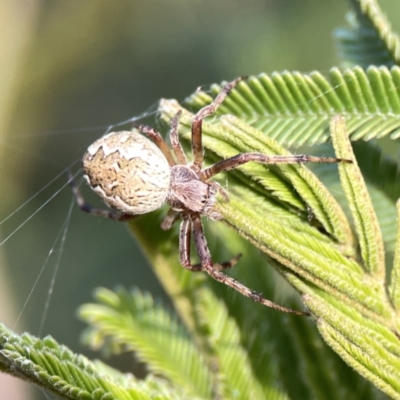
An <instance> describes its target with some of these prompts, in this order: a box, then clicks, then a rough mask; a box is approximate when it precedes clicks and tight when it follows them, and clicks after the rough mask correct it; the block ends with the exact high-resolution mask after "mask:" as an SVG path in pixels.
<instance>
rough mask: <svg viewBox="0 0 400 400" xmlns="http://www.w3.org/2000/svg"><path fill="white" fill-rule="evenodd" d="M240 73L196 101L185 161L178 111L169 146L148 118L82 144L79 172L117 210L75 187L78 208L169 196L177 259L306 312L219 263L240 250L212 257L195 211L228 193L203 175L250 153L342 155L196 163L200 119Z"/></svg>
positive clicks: (145, 207)
mask: <svg viewBox="0 0 400 400" xmlns="http://www.w3.org/2000/svg"><path fill="white" fill-rule="evenodd" d="M240 80H241V78H238V79H236V80H234V81H233V82H231V83H229V84H227V85H226V86H224V88H223V89H222V90H221V92H220V93H219V94H218V96H217V97H216V98H215V100H214V101H213V102H212V103H211V104H210V105H208V106H206V107H204V108H202V109H201V110H200V111H199V112H198V113H197V114H196V115H195V116H194V118H193V122H192V141H191V147H192V156H193V160H192V162H190V163H188V161H187V159H186V155H185V153H184V152H183V150H182V147H181V144H180V142H179V137H178V131H177V127H178V121H179V117H180V113H178V114H177V115H176V116H175V118H174V119H173V121H172V123H171V130H170V141H171V146H172V148H171V149H170V148H169V147H168V146H167V144H166V142H165V141H164V139H163V138H162V137H161V135H160V134H159V133H158V132H157V131H156V130H154V129H153V128H151V127H149V126H144V125H141V126H138V127H137V130H139V131H140V132H141V133H142V134H143V135H147V136H148V137H149V138H150V139H151V140H149V139H148V138H146V137H145V136H143V135H142V134H140V133H138V132H137V131H132V132H130V131H123V132H112V133H109V134H107V135H105V136H103V137H102V138H100V139H99V140H97V141H96V142H95V143H93V144H92V145H91V146H90V147H89V148H88V150H87V152H86V154H85V156H84V157H83V170H84V177H85V179H86V181H87V183H88V184H89V186H90V187H91V188H92V189H93V190H94V191H95V192H96V193H97V194H98V195H99V196H100V197H101V198H102V199H103V200H104V202H105V203H106V204H107V205H109V206H110V207H112V208H113V209H114V210H116V211H111V210H99V209H95V208H92V207H90V206H89V205H88V204H86V203H85V202H84V200H83V198H82V196H81V195H80V193H79V191H78V189H77V188H74V191H75V194H76V198H77V201H78V204H79V205H80V207H81V208H82V210H84V211H86V212H89V213H92V214H95V215H100V216H105V217H108V218H112V219H116V220H119V221H125V220H127V219H130V218H133V217H135V216H137V215H141V214H146V213H148V212H151V211H153V210H156V209H158V208H160V207H161V205H162V204H163V203H165V202H166V203H168V204H169V206H170V210H169V212H168V213H167V215H166V217H165V218H164V221H163V222H162V225H161V226H162V228H163V229H169V228H170V227H171V226H172V224H173V223H174V222H175V221H176V220H178V219H182V223H181V228H180V235H179V255H180V262H181V264H182V265H183V266H184V267H185V268H187V269H189V270H192V271H205V272H206V273H208V274H209V275H210V276H211V277H212V278H214V279H215V280H217V281H219V282H221V283H224V284H226V285H228V286H230V287H232V288H233V289H235V290H237V291H239V292H240V293H242V294H243V295H244V296H246V297H249V298H251V299H253V300H254V301H257V302H259V303H262V304H264V305H266V306H269V307H273V308H276V309H279V310H281V311H285V312H290V313H294V314H301V315H304V314H307V313H303V312H299V311H294V310H291V309H288V308H285V307H281V306H278V305H276V304H275V303H272V302H271V301H269V300H267V299H265V298H263V297H262V296H261V295H260V294H258V293H256V292H254V291H252V290H250V289H249V288H247V287H246V286H244V285H242V284H241V283H239V282H237V281H236V280H234V279H233V278H231V277H229V276H227V275H225V274H224V273H223V272H221V270H223V269H225V268H229V267H231V266H233V265H234V264H235V263H236V262H237V261H238V259H239V258H240V255H238V256H236V257H235V258H233V259H232V260H231V261H228V262H225V263H221V264H215V263H213V261H212V259H211V254H210V251H209V249H208V246H207V241H206V238H205V236H204V232H203V227H202V223H201V216H203V215H206V216H208V217H210V218H212V219H219V218H220V215H219V214H218V213H217V212H216V211H215V210H214V207H213V206H214V204H215V201H216V196H217V193H218V192H220V193H221V194H222V196H223V197H224V198H225V200H226V201H228V200H229V199H228V195H227V193H226V192H225V190H223V189H222V188H221V187H220V186H219V185H218V184H217V183H215V182H213V181H210V178H212V177H213V176H215V175H217V174H219V173H220V172H223V171H228V170H231V169H234V168H236V167H238V166H240V165H243V164H245V163H247V162H249V161H253V162H259V163H264V164H277V163H281V164H282V163H286V164H287V163H304V162H339V161H342V160H341V159H337V158H324V157H313V156H307V155H289V156H267V155H265V154H261V153H242V154H238V155H236V156H234V157H231V158H228V159H225V160H222V161H219V162H217V163H215V164H214V165H212V166H210V167H208V168H205V169H203V168H202V165H203V160H204V156H203V145H202V122H203V119H204V118H206V117H208V116H210V115H211V114H213V113H214V112H215V111H216V109H217V108H218V106H219V105H220V104H221V103H222V102H223V100H224V99H225V98H226V96H227V95H228V94H229V92H230V91H231V90H232V88H233V87H234V86H235V85H236V84H237V83H238V82H239V81H240ZM192 234H193V239H194V244H195V247H196V249H197V253H198V254H199V257H200V263H199V264H195V265H193V264H192V263H191V261H190V242H191V235H192Z"/></svg>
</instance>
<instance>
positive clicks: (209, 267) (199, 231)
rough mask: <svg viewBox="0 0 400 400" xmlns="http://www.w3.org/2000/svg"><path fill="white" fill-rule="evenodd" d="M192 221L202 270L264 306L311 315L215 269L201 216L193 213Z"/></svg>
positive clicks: (296, 313) (290, 312) (291, 312)
mask: <svg viewBox="0 0 400 400" xmlns="http://www.w3.org/2000/svg"><path fill="white" fill-rule="evenodd" d="M191 222H192V226H193V236H194V242H195V245H196V248H197V252H198V253H199V256H200V259H201V264H202V271H205V272H206V273H207V274H208V275H210V276H211V277H212V278H213V279H215V280H216V281H218V282H220V283H223V284H224V285H227V286H229V287H231V288H232V289H234V290H236V291H238V292H239V293H240V294H242V295H243V296H245V297H248V298H249V299H252V300H253V301H255V302H257V303H261V304H262V305H264V306H267V307H270V308H274V309H275V310H279V311H282V312H285V313H289V314H295V315H303V316H309V315H310V314H309V313H308V312H302V311H296V310H293V309H291V308H286V307H283V306H280V305H278V304H275V303H274V302H272V301H270V300H267V299H265V298H264V297H263V296H262V295H261V294H259V293H256V292H255V291H253V290H251V289H249V288H248V287H246V286H244V285H242V284H241V283H240V282H238V281H236V280H235V279H233V278H231V277H230V276H228V275H225V274H223V273H222V272H221V271H218V270H217V269H215V264H213V262H212V260H211V254H210V251H209V249H208V247H207V241H206V238H205V236H204V231H203V227H202V224H201V219H200V216H199V215H196V214H194V215H192V216H191Z"/></svg>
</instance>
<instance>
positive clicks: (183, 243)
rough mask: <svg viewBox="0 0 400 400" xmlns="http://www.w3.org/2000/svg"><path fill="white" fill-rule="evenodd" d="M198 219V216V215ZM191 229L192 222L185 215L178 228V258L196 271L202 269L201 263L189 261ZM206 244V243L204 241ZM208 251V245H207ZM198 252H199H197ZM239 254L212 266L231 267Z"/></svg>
mask: <svg viewBox="0 0 400 400" xmlns="http://www.w3.org/2000/svg"><path fill="white" fill-rule="evenodd" d="M198 218H199V220H200V217H198ZM191 231H192V222H191V220H190V219H189V217H188V216H185V217H184V218H183V221H182V224H181V228H180V233H179V258H180V262H181V264H182V266H183V267H185V268H186V269H188V270H190V271H193V272H198V271H203V270H204V268H203V263H202V262H201V263H199V264H194V265H193V264H191V262H190V239H191ZM204 240H205V238H204ZM205 245H206V246H207V243H205ZM207 251H208V247H207ZM199 254H200V253H199ZM241 256H242V255H241V254H238V255H237V256H236V257H234V258H232V260H230V261H226V262H223V263H221V264H212V268H213V269H214V270H216V271H220V270H223V269H227V268H231V267H233V266H234V265H235V264H236V263H237V262H238V261H239V258H240V257H241Z"/></svg>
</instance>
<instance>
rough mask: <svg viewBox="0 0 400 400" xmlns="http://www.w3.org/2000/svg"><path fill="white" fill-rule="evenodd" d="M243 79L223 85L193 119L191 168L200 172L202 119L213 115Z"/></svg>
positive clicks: (201, 160) (201, 162) (201, 161)
mask: <svg viewBox="0 0 400 400" xmlns="http://www.w3.org/2000/svg"><path fill="white" fill-rule="evenodd" d="M243 79H244V77H239V78H237V79H235V80H234V81H232V82H230V83H228V84H227V85H225V86H224V87H223V88H222V90H221V91H220V92H219V94H218V96H217V97H216V98H215V99H214V101H213V102H212V103H211V104H209V105H208V106H205V107H203V108H202V109H201V110H200V111H199V112H198V113H197V114H196V115H195V116H194V118H193V122H192V154H193V166H194V167H195V168H196V169H198V170H199V171H200V169H201V166H202V164H203V159H204V156H203V143H202V137H201V136H202V124H203V119H204V118H206V117H209V116H210V115H212V114H214V113H215V111H216V110H217V108H218V107H219V106H220V105H221V103H222V102H223V101H224V100H225V99H226V97H227V96H228V94H229V93H230V91H231V90H232V89H233V88H234V87H235V86H236V85H237V84H238V83H239V82H240V81H241V80H243Z"/></svg>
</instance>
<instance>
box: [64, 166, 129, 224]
mask: <svg viewBox="0 0 400 400" xmlns="http://www.w3.org/2000/svg"><path fill="white" fill-rule="evenodd" d="M67 172H68V183H69V184H70V186H71V188H72V193H73V195H74V197H75V200H76V203H77V204H78V207H79V208H80V209H81V210H82V211H84V212H85V213H88V214H90V215H94V216H96V217H103V218H108V219H112V220H114V221H121V222H124V221H129V220H131V219H133V218H135V217H136V215H132V214H126V213H123V212H119V211H115V210H112V209H102V208H97V207H93V206H92V205H90V204H89V203H87V202H86V201H85V198H84V197H83V195H82V193H81V191H80V190H79V187H78V185H77V184H76V182H75V180H74V178H73V176H72V173H71V171H70V170H68V171H67Z"/></svg>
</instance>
